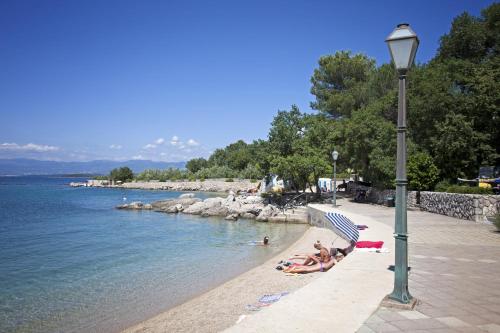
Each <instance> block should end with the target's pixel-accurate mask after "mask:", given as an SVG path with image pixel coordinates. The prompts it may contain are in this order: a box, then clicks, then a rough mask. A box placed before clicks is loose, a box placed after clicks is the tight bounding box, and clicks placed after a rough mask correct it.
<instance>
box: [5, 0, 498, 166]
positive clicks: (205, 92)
mask: <svg viewBox="0 0 500 333" xmlns="http://www.w3.org/2000/svg"><path fill="white" fill-rule="evenodd" d="M492 2H493V1H479V0H470V1H464V0H440V1H407V2H402V1H368V0H367V1H333V0H329V1H323V0H316V1H306V0H304V1H293V0H288V1H269V0H268V1H234V0H233V1H90V0H89V1H69V0H68V1H49V0H46V1H36V0H35V1H27V0H21V1H17V0H12V1H7V0H0V113H1V122H0V158H13V157H29V158H37V159H52V160H75V161H77V160H93V159H121V160H126V159H132V158H136V159H152V160H163V161H184V160H187V159H190V158H192V157H198V156H204V157H206V156H208V155H209V154H210V152H211V151H213V150H214V149H215V148H219V147H223V146H225V145H227V144H229V143H231V142H234V141H236V140H238V139H243V140H245V141H247V142H251V141H252V140H254V139H258V138H266V136H267V132H268V130H269V126H270V122H271V121H272V119H273V116H274V115H275V114H276V112H277V111H278V110H284V109H289V108H290V105H292V104H296V105H298V106H299V108H300V109H301V110H302V111H308V112H311V110H310V108H309V103H310V102H311V101H312V100H313V96H312V95H310V93H309V90H310V81H309V80H310V77H311V74H312V72H313V70H314V68H315V67H316V65H317V60H318V59H319V57H320V56H321V55H326V54H331V53H335V52H336V51H338V50H351V51H352V52H354V53H357V52H361V53H365V54H367V55H368V56H370V57H372V58H374V59H376V61H377V64H382V63H386V62H388V61H389V54H388V51H387V46H386V45H385V43H384V39H385V38H386V36H387V35H388V34H389V33H390V32H391V31H392V29H393V28H394V27H395V26H396V24H398V23H401V22H408V23H410V25H411V26H412V27H413V29H414V30H415V31H416V32H417V34H418V35H419V37H420V47H419V50H418V53H417V58H416V59H417V62H427V61H428V60H429V59H430V58H432V57H433V56H434V54H435V52H436V49H437V46H438V42H439V37H440V36H441V35H443V34H444V33H446V32H448V31H449V28H450V25H451V21H452V19H453V17H455V16H457V15H459V14H461V13H462V12H464V11H468V12H470V13H472V14H474V15H479V13H480V10H481V9H482V8H484V7H486V6H488V5H489V4H491V3H492ZM401 4H404V5H403V6H402V5H401Z"/></svg>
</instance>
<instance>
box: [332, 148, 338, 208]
mask: <svg viewBox="0 0 500 333" xmlns="http://www.w3.org/2000/svg"><path fill="white" fill-rule="evenodd" d="M332 158H333V207H337V158H339V153H338V151H336V150H334V151H333V152H332Z"/></svg>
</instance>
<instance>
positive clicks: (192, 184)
mask: <svg viewBox="0 0 500 333" xmlns="http://www.w3.org/2000/svg"><path fill="white" fill-rule="evenodd" d="M259 184H260V181H257V182H252V181H250V180H248V179H235V180H234V181H230V182H228V181H226V180H225V179H207V180H204V181H200V180H195V181H188V180H179V181H165V182H160V181H148V182H145V181H144V182H142V181H135V182H129V183H123V184H109V183H108V181H103V180H87V182H73V183H70V184H69V186H71V187H101V188H120V189H135V190H163V191H176V192H218V193H227V192H231V191H232V192H234V193H238V192H254V193H255V192H257V187H258V186H259Z"/></svg>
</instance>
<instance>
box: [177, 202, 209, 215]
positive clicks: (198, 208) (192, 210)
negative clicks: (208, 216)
mask: <svg viewBox="0 0 500 333" xmlns="http://www.w3.org/2000/svg"><path fill="white" fill-rule="evenodd" d="M205 209H206V206H205V203H204V202H203V201H199V202H195V203H194V204H192V205H191V206H189V207H187V208H184V210H183V211H182V212H183V213H185V214H193V215H200V214H201V213H202V212H203V211H204V210H205Z"/></svg>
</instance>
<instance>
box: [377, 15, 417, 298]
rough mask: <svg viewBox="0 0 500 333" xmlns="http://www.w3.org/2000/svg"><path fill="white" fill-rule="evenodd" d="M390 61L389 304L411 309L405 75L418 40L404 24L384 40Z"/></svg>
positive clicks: (413, 56)
mask: <svg viewBox="0 0 500 333" xmlns="http://www.w3.org/2000/svg"><path fill="white" fill-rule="evenodd" d="M385 41H386V42H387V45H388V46H389V51H390V53H391V58H392V61H393V63H394V66H395V67H396V69H397V71H398V76H399V97H398V128H397V165H396V219H395V227H394V238H395V243H396V251H395V252H396V253H395V265H394V266H395V269H394V290H393V291H392V293H391V294H389V295H388V298H389V300H392V301H396V302H397V303H399V304H403V305H411V306H412V304H414V303H415V300H414V299H413V297H412V296H411V295H410V292H409V291H408V233H407V212H406V185H407V183H408V181H407V178H406V73H407V72H408V69H409V68H410V67H411V65H412V64H413V61H414V59H415V54H416V52H417V47H418V43H419V41H418V37H417V35H416V34H415V32H414V31H413V30H412V29H411V28H410V26H409V25H408V24H406V23H404V24H399V25H398V26H397V28H396V29H394V31H393V32H392V33H391V34H390V35H389V37H387V39H386V40H385Z"/></svg>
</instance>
